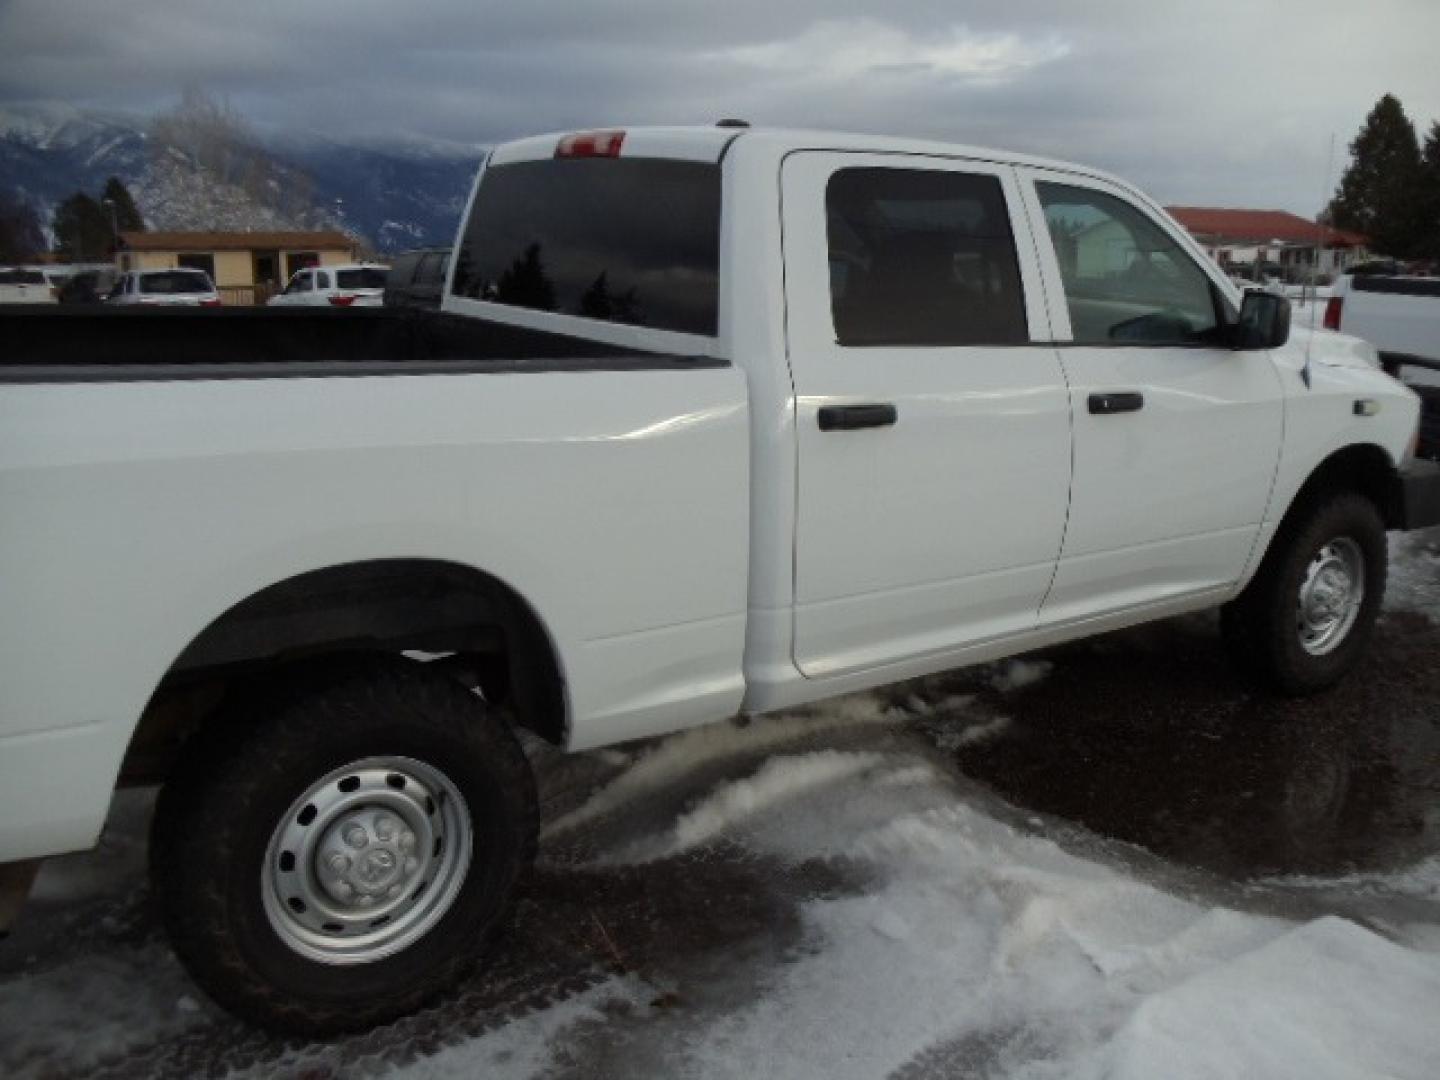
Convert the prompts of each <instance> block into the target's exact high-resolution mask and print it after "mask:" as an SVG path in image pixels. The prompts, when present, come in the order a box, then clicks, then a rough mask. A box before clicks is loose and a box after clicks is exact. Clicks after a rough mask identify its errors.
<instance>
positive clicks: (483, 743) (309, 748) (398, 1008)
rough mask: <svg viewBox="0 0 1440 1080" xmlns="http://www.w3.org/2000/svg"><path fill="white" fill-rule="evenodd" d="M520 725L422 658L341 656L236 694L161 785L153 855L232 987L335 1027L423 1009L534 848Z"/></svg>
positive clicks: (238, 1003) (209, 969) (251, 1015)
mask: <svg viewBox="0 0 1440 1080" xmlns="http://www.w3.org/2000/svg"><path fill="white" fill-rule="evenodd" d="M536 814H537V811H536V800H535V791H534V783H533V779H532V777H531V773H530V769H529V765H528V762H527V761H526V759H525V756H524V754H523V753H522V751H521V750H520V747H519V744H518V743H517V742H516V740H515V738H514V736H513V734H512V733H511V732H510V730H509V729H508V728H507V727H505V726H504V725H503V724H502V723H500V722H499V721H498V720H496V719H495V718H493V717H491V716H490V715H488V714H487V713H486V711H485V708H484V705H483V703H482V702H481V701H480V700H479V699H478V698H477V697H475V696H474V695H473V694H471V693H469V692H468V691H467V690H466V689H465V688H464V687H462V686H460V685H459V684H458V683H456V682H453V681H452V680H450V679H449V678H448V677H446V676H443V675H435V674H431V673H429V672H427V671H425V670H424V668H423V667H422V666H419V665H411V664H405V663H399V662H389V661H376V662H367V663H366V664H364V665H363V666H347V667H326V668H322V669H318V670H316V671H313V672H309V673H307V674H305V675H303V676H301V677H300V678H298V679H295V680H293V681H291V682H290V683H289V684H288V685H287V686H286V687H284V688H283V689H280V690H277V691H274V692H271V693H267V694H263V695H257V696H252V697H249V698H248V699H246V700H245V701H243V702H241V703H239V704H237V705H236V706H235V707H233V708H232V709H231V710H229V715H227V716H225V717H224V718H223V719H221V720H219V721H217V724H216V725H215V727H214V728H213V729H212V730H210V731H207V732H202V733H201V735H199V736H197V738H196V740H195V741H194V742H193V744H192V746H191V747H189V749H188V751H187V755H186V759H185V760H184V761H183V762H182V763H181V764H180V766H179V767H178V768H177V769H176V771H175V773H174V775H173V778H172V780H171V781H170V783H169V784H168V785H167V786H166V788H165V790H164V791H163V792H162V793H161V797H160V801H159V803H158V805H157V808H156V823H155V828H154V835H153V838H152V844H151V872H152V878H153V881H154V889H155V893H156V896H157V899H158V902H159V905H160V910H161V914H162V917H163V920H164V922H165V925H166V927H167V929H168V930H169V932H170V935H171V939H172V942H173V943H174V947H175V951H176V953H177V954H178V955H179V956H180V959H181V961H182V962H183V963H184V964H185V966H186V968H187V969H188V970H189V971H190V973H191V975H192V976H194V978H195V980H196V982H198V983H199V984H200V985H201V986H202V987H203V988H204V989H205V990H206V991H207V992H208V993H209V994H210V995H211V996H212V997H213V998H214V999H215V1000H216V1001H217V1002H219V1003H220V1004H221V1005H222V1006H224V1007H225V1008H227V1009H229V1010H230V1011H232V1012H234V1013H236V1014H237V1015H239V1016H241V1017H243V1018H245V1019H247V1020H250V1021H251V1022H253V1023H256V1024H259V1025H261V1026H264V1027H268V1028H274V1029H280V1030H285V1031H291V1032H296V1033H300V1034H305V1035H312V1036H313V1035H326V1034H331V1033H335V1032H339V1031H345V1030H352V1029H356V1028H361V1027H366V1026H370V1025H373V1024H376V1023H381V1022H384V1021H386V1020H389V1019H392V1018H394V1017H396V1016H400V1015H402V1014H404V1013H407V1012H410V1011H412V1010H414V1009H415V1008H417V1007H419V1006H420V1005H422V1004H423V1003H424V1002H425V1001H427V1000H428V999H430V998H431V997H433V996H435V995H436V994H438V993H440V992H442V991H443V990H444V989H446V988H447V987H448V986H450V985H452V984H453V983H454V982H455V981H456V980H457V979H459V978H460V977H461V976H462V975H463V974H464V973H465V971H466V970H467V969H468V968H469V967H470V966H471V965H472V964H473V963H474V961H475V960H476V959H477V957H478V956H479V954H480V952H481V950H482V949H483V947H484V945H485V944H486V943H487V942H488V940H489V939H490V938H491V936H492V935H493V934H494V933H495V931H496V930H497V929H498V928H499V927H500V926H501V925H502V923H503V922H504V920H505V917H506V916H507V915H508V912H509V910H510V907H511V903H512V900H513V897H514V892H515V888H516V884H517V881H518V879H519V877H520V875H521V874H522V873H523V872H524V870H525V869H526V867H527V866H528V864H529V862H530V860H531V858H532V857H533V853H534V846H535V832H536Z"/></svg>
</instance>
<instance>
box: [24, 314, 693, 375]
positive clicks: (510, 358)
mask: <svg viewBox="0 0 1440 1080" xmlns="http://www.w3.org/2000/svg"><path fill="white" fill-rule="evenodd" d="M0 341H3V342H4V343H5V344H4V346H3V347H0V381H3V382H9V383H15V382H88V381H102V382H108V381H126V380H144V379H167V380H168V379H183V378H207V379H213V378H259V377H280V376H287V375H289V376H307V377H315V376H323V375H361V374H385V373H390V372H395V373H405V374H425V373H430V372H436V373H443V372H450V373H460V372H496V371H505V370H514V371H532V370H584V369H587V368H601V369H604V370H632V369H648V368H656V367H661V368H663V367H706V366H713V365H715V364H717V363H722V362H717V361H715V360H713V359H711V358H707V357H687V356H674V355H668V354H659V353H653V352H642V351H638V350H633V349H625V348H620V347H617V346H613V345H607V344H604V343H601V342H595V341H589V340H585V339H581V338H575V337H568V336H565V335H563V334H555V333H546V332H543V331H539V330H531V329H527V328H525V327H517V326H511V325H507V324H503V323H498V322H489V321H485V320H480V319H474V318H466V317H461V316H456V315H447V314H443V313H441V312H434V311H413V310H392V309H386V308H369V309H365V308H357V309H343V310H341V309H334V310H332V309H325V308H316V309H311V310H299V309H294V308H291V309H285V308H218V309H217V308H169V309H151V310H142V309H136V308H124V307H104V306H100V307H90V308H86V307H43V306H39V305H34V306H28V305H27V306H24V307H19V306H17V307H12V308H10V309H8V310H5V311H4V312H3V313H0Z"/></svg>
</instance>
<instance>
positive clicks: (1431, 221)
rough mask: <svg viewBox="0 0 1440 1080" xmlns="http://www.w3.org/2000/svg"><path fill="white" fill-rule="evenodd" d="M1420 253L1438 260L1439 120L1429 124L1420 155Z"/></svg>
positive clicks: (1439, 228)
mask: <svg viewBox="0 0 1440 1080" xmlns="http://www.w3.org/2000/svg"><path fill="white" fill-rule="evenodd" d="M1419 218H1420V238H1421V245H1422V250H1421V252H1420V254H1422V255H1424V256H1425V257H1426V258H1429V259H1437V260H1440V120H1436V121H1435V122H1434V123H1432V124H1431V125H1430V133H1429V134H1428V135H1426V136H1425V151H1424V153H1423V154H1421V155H1420V200H1419Z"/></svg>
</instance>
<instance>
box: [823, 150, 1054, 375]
mask: <svg viewBox="0 0 1440 1080" xmlns="http://www.w3.org/2000/svg"><path fill="white" fill-rule="evenodd" d="M825 212H826V214H825V216H826V232H827V235H828V239H829V251H830V307H831V314H832V316H833V318H834V322H835V336H836V340H837V341H838V342H839V343H840V344H841V345H849V346H861V347H863V346H884V345H932V346H945V345H1014V344H1020V343H1022V342H1027V341H1028V340H1029V329H1028V327H1027V325H1026V320H1025V298H1024V292H1023V290H1022V288H1021V284H1020V267H1019V262H1018V260H1017V258H1016V254H1015V238H1014V236H1013V234H1012V233H1011V231H1010V218H1009V214H1008V212H1007V210H1006V205H1005V195H1004V192H1003V190H1002V189H1001V185H1000V180H999V179H998V178H997V177H994V176H981V175H972V174H968V173H960V172H949V171H943V172H942V171H938V170H925V169H894V168H855V169H841V170H839V171H837V172H836V173H835V174H834V175H833V176H832V177H831V178H830V182H829V185H828V186H827V187H826V191H825Z"/></svg>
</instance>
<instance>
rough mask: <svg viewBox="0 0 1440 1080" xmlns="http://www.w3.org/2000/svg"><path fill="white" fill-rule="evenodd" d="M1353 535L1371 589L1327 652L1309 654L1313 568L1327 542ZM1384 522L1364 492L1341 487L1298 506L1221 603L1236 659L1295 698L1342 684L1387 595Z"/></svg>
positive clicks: (1254, 675)
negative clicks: (1302, 607)
mask: <svg viewBox="0 0 1440 1080" xmlns="http://www.w3.org/2000/svg"><path fill="white" fill-rule="evenodd" d="M1336 540H1349V541H1353V543H1354V544H1355V545H1357V546H1358V547H1359V550H1360V552H1361V553H1362V554H1363V556H1364V571H1363V578H1364V582H1365V592H1364V596H1363V598H1362V600H1361V603H1360V608H1359V612H1358V614H1357V615H1356V617H1355V621H1354V623H1353V624H1352V625H1351V626H1350V629H1349V631H1348V632H1347V633H1346V634H1345V635H1344V637H1343V638H1342V639H1341V640H1339V642H1338V643H1337V644H1336V645H1335V646H1334V647H1333V648H1332V649H1331V651H1329V652H1326V653H1324V654H1322V655H1315V654H1313V653H1311V652H1308V651H1307V650H1306V648H1305V647H1304V645H1303V644H1302V642H1301V636H1300V633H1299V631H1298V628H1297V605H1298V603H1299V597H1300V589H1301V586H1302V583H1303V582H1304V580H1305V576H1306V572H1307V570H1308V568H1309V566H1310V564H1311V562H1312V560H1314V559H1315V557H1316V555H1317V554H1318V553H1319V552H1320V551H1321V549H1322V548H1323V547H1325V545H1327V544H1330V543H1332V542H1333V541H1336ZM1387 558H1388V549H1387V547H1386V541H1385V524H1384V522H1383V521H1382V520H1381V517H1380V513H1379V511H1378V510H1377V509H1376V507H1375V504H1374V503H1373V502H1371V501H1370V500H1369V499H1367V498H1365V497H1364V496H1363V495H1357V494H1354V493H1353V492H1341V493H1336V494H1333V495H1329V496H1325V497H1321V498H1320V499H1317V500H1315V501H1314V502H1312V503H1310V504H1308V505H1306V506H1303V507H1300V508H1297V510H1296V511H1295V512H1294V514H1293V516H1292V517H1291V518H1289V519H1287V520H1286V522H1285V524H1284V526H1282V528H1281V531H1280V533H1279V535H1277V536H1276V538H1275V540H1274V541H1273V542H1272V544H1271V546H1270V550H1269V551H1268V552H1266V554H1265V558H1264V561H1263V562H1261V564H1260V569H1259V570H1258V571H1257V572H1256V574H1255V578H1254V580H1252V581H1251V582H1250V584H1249V586H1247V587H1246V589H1245V591H1244V592H1243V593H1241V595H1240V596H1239V597H1238V598H1236V599H1235V600H1233V601H1232V602H1231V603H1229V604H1226V605H1225V607H1224V608H1222V609H1221V613H1220V627H1221V631H1222V633H1223V634H1224V636H1225V640H1226V644H1227V646H1228V647H1229V649H1230V653H1231V655H1232V657H1233V658H1234V659H1235V660H1236V662H1237V663H1238V664H1239V666H1240V667H1241V669H1242V670H1244V671H1245V672H1246V673H1247V674H1249V675H1250V676H1251V677H1252V678H1253V679H1255V680H1256V681H1258V682H1259V683H1260V684H1261V685H1263V686H1264V687H1266V688H1267V689H1270V690H1273V691H1275V692H1277V693H1280V694H1283V695H1286V696H1288V697H1300V696H1303V695H1306V694H1313V693H1317V692H1319V691H1321V690H1324V689H1326V688H1328V687H1330V686H1333V685H1334V684H1335V683H1336V682H1338V681H1339V680H1340V679H1341V678H1342V677H1343V676H1344V675H1345V673H1346V672H1347V671H1349V670H1350V668H1351V667H1353V666H1354V665H1355V662H1356V661H1357V660H1358V659H1359V657H1360V655H1361V653H1363V652H1364V650H1365V646H1366V643H1367V642H1368V641H1369V638H1370V634H1371V631H1372V630H1373V629H1374V626H1375V617H1376V615H1377V614H1378V613H1379V611H1380V604H1381V601H1382V600H1383V599H1384V596H1385V578H1386V572H1387Z"/></svg>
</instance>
